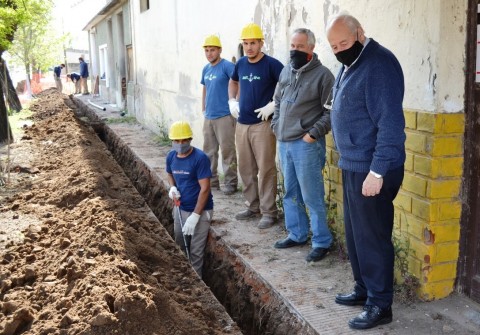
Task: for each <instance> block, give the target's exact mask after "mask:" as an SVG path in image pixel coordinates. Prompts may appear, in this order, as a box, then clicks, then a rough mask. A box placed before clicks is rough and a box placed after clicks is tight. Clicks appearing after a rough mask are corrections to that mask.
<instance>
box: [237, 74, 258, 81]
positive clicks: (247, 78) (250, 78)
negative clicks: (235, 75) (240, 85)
mask: <svg viewBox="0 0 480 335" xmlns="http://www.w3.org/2000/svg"><path fill="white" fill-rule="evenodd" d="M260 79H261V78H260V76H254V75H253V73H250V76H243V77H242V80H248V81H249V82H252V81H254V80H260Z"/></svg>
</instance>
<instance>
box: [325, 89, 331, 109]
mask: <svg viewBox="0 0 480 335" xmlns="http://www.w3.org/2000/svg"><path fill="white" fill-rule="evenodd" d="M332 91H333V88H332V89H331V90H330V93H328V97H327V101H326V102H325V104H324V105H323V107H324V108H325V109H328V110H332V105H333V97H332V100H330V103H328V101H329V99H330V96H331V95H332Z"/></svg>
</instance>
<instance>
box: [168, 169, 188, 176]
mask: <svg viewBox="0 0 480 335" xmlns="http://www.w3.org/2000/svg"><path fill="white" fill-rule="evenodd" d="M172 172H173V174H186V175H189V174H190V171H185V170H172Z"/></svg>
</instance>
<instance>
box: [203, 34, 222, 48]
mask: <svg viewBox="0 0 480 335" xmlns="http://www.w3.org/2000/svg"><path fill="white" fill-rule="evenodd" d="M203 47H219V48H221V47H222V43H221V42H220V38H218V36H216V35H210V36H207V37H206V38H205V42H204V43H203Z"/></svg>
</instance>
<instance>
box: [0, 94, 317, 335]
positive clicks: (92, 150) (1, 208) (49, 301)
mask: <svg viewBox="0 0 480 335" xmlns="http://www.w3.org/2000/svg"><path fill="white" fill-rule="evenodd" d="M30 109H31V110H32V111H33V113H34V115H33V119H34V124H33V125H30V126H26V127H25V129H24V135H23V136H22V138H21V140H20V141H18V144H15V145H13V146H12V149H13V153H14V155H16V157H15V159H16V163H15V166H13V167H12V168H11V170H12V174H13V175H14V178H13V179H14V182H12V185H13V186H10V187H9V188H6V189H5V190H4V189H2V190H1V191H2V194H1V195H2V197H1V198H0V224H1V227H2V231H0V234H4V233H5V231H6V232H7V233H8V231H9V227H19V226H21V225H22V224H23V225H25V230H24V231H23V232H22V233H18V234H17V235H18V236H17V237H18V238H7V241H9V242H8V243H6V245H5V244H4V245H2V243H0V246H2V247H3V248H4V249H3V250H0V263H1V268H0V333H2V334H6V335H17V334H18V335H20V334H41V335H43V334H98V335H104V334H105V335H106V334H135V335H136V334H138V335H142V334H159V335H163V334H165V335H166V334H178V335H181V334H240V333H243V334H315V331H314V330H313V329H312V328H311V327H310V325H309V324H308V323H306V322H305V321H303V320H302V319H301V317H299V316H298V315H297V314H296V313H295V311H294V310H293V309H292V308H291V307H289V306H288V305H287V304H286V303H284V301H283V300H282V299H281V297H280V296H279V294H277V293H276V292H275V291H274V290H272V289H271V287H270V286H269V284H268V282H266V281H265V280H263V279H262V278H261V277H260V276H258V275H257V274H256V273H255V271H253V270H252V269H251V268H250V267H249V266H248V264H246V263H244V262H243V261H242V259H241V257H238V254H237V251H236V250H235V248H234V247H233V246H231V245H229V244H228V243H226V242H225V241H224V240H223V238H222V233H219V231H218V230H217V229H216V228H217V227H219V226H221V225H222V222H221V221H218V222H213V223H212V229H211V232H210V235H209V239H208V244H207V250H206V260H205V264H206V267H205V269H204V281H201V280H200V279H199V278H198V277H197V276H196V274H195V273H194V271H193V269H192V268H191V267H190V266H189V264H188V262H187V260H186V258H185V256H184V255H183V254H182V253H181V251H180V250H179V249H178V248H177V247H176V245H175V243H174V241H173V240H172V238H171V237H170V236H171V234H172V232H173V225H172V218H171V210H172V207H171V203H170V201H169V199H168V195H167V188H166V180H165V178H164V177H165V176H164V171H160V170H159V169H158V168H152V167H151V166H152V165H151V164H149V162H147V161H145V160H142V159H141V157H139V155H138V154H137V151H135V150H132V148H131V145H130V143H128V142H126V141H124V139H122V138H121V137H120V136H118V135H117V134H116V133H115V131H113V130H112V128H111V127H109V125H108V124H107V123H106V122H105V120H103V119H102V118H101V117H99V116H98V115H97V114H96V113H95V111H94V110H92V109H91V108H90V107H89V106H88V105H87V104H85V103H84V102H82V101H81V100H77V99H74V98H71V97H67V96H65V95H61V94H59V93H57V92H56V91H55V90H48V91H45V92H43V93H42V94H40V96H39V98H38V99H37V101H36V102H35V103H33V104H32V106H31V108H30ZM168 150H169V148H167V147H161V146H157V147H155V148H154V151H155V156H156V159H158V160H164V158H165V154H166V153H167V152H168ZM0 242H1V241H0ZM205 284H206V285H205ZM209 288H210V289H211V291H210V290H209ZM212 292H213V294H212ZM214 295H215V296H214ZM215 297H216V298H215ZM219 302H220V303H221V304H223V306H225V307H223V306H222V305H220V303H219ZM226 311H227V312H228V313H229V314H230V315H228V314H227V313H226ZM232 319H233V320H232ZM233 321H235V322H236V323H235V322H233ZM239 327H240V328H241V329H240V328H239Z"/></svg>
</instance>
